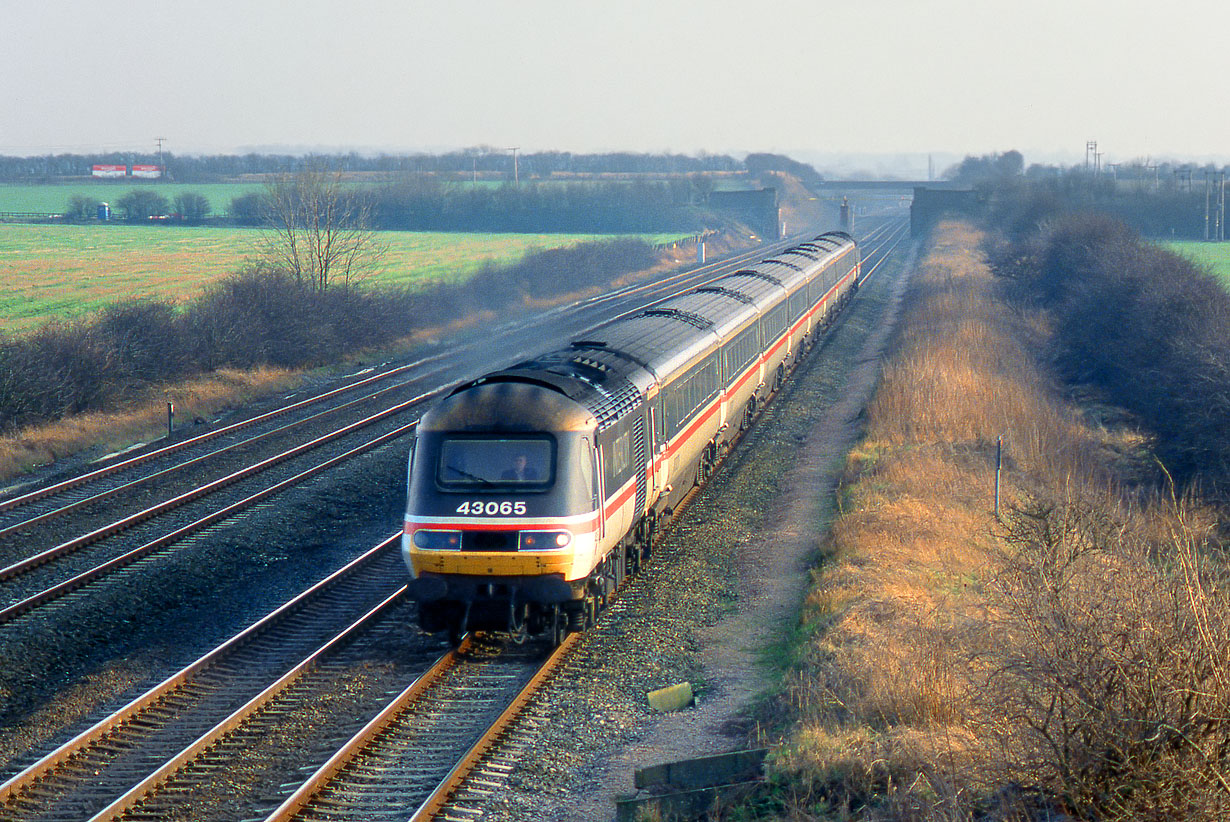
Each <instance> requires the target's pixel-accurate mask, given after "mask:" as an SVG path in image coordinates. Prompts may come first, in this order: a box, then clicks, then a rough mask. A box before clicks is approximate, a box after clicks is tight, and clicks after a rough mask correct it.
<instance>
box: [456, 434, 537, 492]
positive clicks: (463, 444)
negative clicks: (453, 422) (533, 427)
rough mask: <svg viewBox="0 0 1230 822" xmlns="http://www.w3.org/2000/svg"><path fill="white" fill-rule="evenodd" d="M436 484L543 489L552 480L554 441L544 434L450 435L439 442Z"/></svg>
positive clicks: (461, 487)
mask: <svg viewBox="0 0 1230 822" xmlns="http://www.w3.org/2000/svg"><path fill="white" fill-rule="evenodd" d="M436 479H437V481H438V482H439V483H440V487H441V488H444V489H449V490H456V491H474V490H478V489H481V488H487V487H500V488H507V487H510V486H511V487H512V488H523V487H524V488H546V487H548V486H550V485H551V483H552V482H553V481H554V480H555V443H554V441H553V440H551V439H548V438H545V437H499V438H495V437H482V438H478V437H464V438H462V437H455V438H454V437H450V438H446V439H445V440H444V441H443V442H441V444H440V462H439V466H438V470H437V472H436Z"/></svg>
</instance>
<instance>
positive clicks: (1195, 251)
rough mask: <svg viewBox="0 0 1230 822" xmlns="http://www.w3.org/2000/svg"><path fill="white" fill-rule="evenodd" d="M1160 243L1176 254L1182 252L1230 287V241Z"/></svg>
mask: <svg viewBox="0 0 1230 822" xmlns="http://www.w3.org/2000/svg"><path fill="white" fill-rule="evenodd" d="M1162 245H1163V246H1164V247H1166V248H1168V249H1170V250H1171V251H1173V252H1175V253H1176V254H1182V255H1183V256H1184V257H1186V258H1187V259H1189V260H1191V261H1192V262H1194V263H1196V264H1197V265H1202V266H1204V267H1206V268H1208V269H1209V270H1210V271H1212V272H1213V274H1214V275H1215V276H1216V277H1218V278H1219V279H1220V280H1221V281H1222V282H1223V283H1225V284H1226V288H1227V289H1230V243H1202V242H1199V241H1195V240H1194V241H1191V242H1182V243H1178V242H1176V243H1162Z"/></svg>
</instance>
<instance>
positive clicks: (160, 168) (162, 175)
mask: <svg viewBox="0 0 1230 822" xmlns="http://www.w3.org/2000/svg"><path fill="white" fill-rule="evenodd" d="M154 139H155V140H157V141H158V171H159V179H162V180H165V179H166V176H167V167H166V165H165V164H164V163H163V162H162V143H163V141H165V140H166V139H167V138H166V137H155V138H154Z"/></svg>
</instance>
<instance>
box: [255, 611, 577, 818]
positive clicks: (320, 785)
mask: <svg viewBox="0 0 1230 822" xmlns="http://www.w3.org/2000/svg"><path fill="white" fill-rule="evenodd" d="M470 644H471V638H470V635H469V634H467V635H466V636H465V637H463V638H462V641H461V644H460V645H459V646H458V647H457V648H456V649H454V650H450V651H449V652H447V653H446V654H444V656H442V657H440V659H439V660H438V661H437V662H436V664H435V665H433V666H432V667H431V669H430V670H428V671H427V672H425V673H424V674H423V675H422V676H420V677H419V678H418V679H416V680H414V682H412V683H410V685H409V686H408V687H407V688H406V689H405V690H403V691H402V692H401V693H399V694H398V695H397V696H396V698H394V699H393V701H391V702H390V703H389V704H388V705H386V706H385V707H384V709H383V710H381V711H380V713H378V714H376V715H375V716H374V717H372V719H371V720H370V721H369V722H368V723H367V724H366V725H364V726H363V728H362V729H360V730H359V732H358V733H356V734H355V735H354V736H353V737H351V738H350V740H349V741H347V742H346V744H345V745H343V746H342V747H341V748H339V749H338V751H337V753H335V754H333V756H331V757H329V759H328V760H327V761H326V762H325V763H324V764H323V765H321V766H320V767H319V768H318V769H317V770H316V771H315V772H314V773H313V774H312V775H311V776H310V777H308V778H307V779H306V780H305V781H304V782H303V784H302V785H300V786H299V787H298V789H296V790H295V792H294V793H292V794H291V795H290V796H288V797H287V798H286V800H285V801H284V802H282V804H281V805H279V806H278V807H277V808H276V809H275V810H274V811H273V813H271V814H270V815H269V816H268V817H267V818H266V822H274V820H286V819H293V818H294V817H295V815H296V814H298V813H299V812H300V811H302V810H303V809H304V807H306V806H307V804H308V803H309V802H311V800H312V798H313V797H315V796H316V795H317V794H318V793H320V791H321V790H323V789H324V788H325V787H326V786H327V785H328V783H329V780H331V779H333V777H334V776H336V775H337V774H338V773H339V772H340V771H341V770H342V769H343V768H345V767H346V766H347V765H348V764H350V762H351V761H352V760H353V759H354V758H355V757H356V756H358V755H359V754H360V753H361V752H362V751H363V749H364V748H366V747H367V746H368V745H370V744H371V743H372V742H374V741H375V740H377V739H379V738H380V735H381V734H382V733H383V732H384V730H385V729H386V728H387V727H389V725H391V724H392V723H393V722H395V721H396V720H397V717H398V716H399V715H400V714H401V713H403V712H405V710H406V709H407V708H409V707H410V706H411V705H413V704H414V703H415V702H416V701H418V700H419V699H421V698H422V697H423V695H424V694H425V693H427V692H428V691H429V690H430V689H431V688H432V687H433V686H434V685H435V684H436V683H437V682H439V681H440V679H441V678H442V677H443V676H444V675H445V674H446V673H448V672H449V671H450V670H452V669H453V668H455V667H456V666H457V665H458V664H460V662H461V655H462V654H463V653H464V652H465V651H467V650H468V649H469V648H470ZM561 647H563V646H561Z"/></svg>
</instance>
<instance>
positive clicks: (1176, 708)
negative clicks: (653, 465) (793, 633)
mask: <svg viewBox="0 0 1230 822" xmlns="http://www.w3.org/2000/svg"><path fill="white" fill-rule="evenodd" d="M936 237H937V239H936V242H935V245H934V248H933V250H932V252H931V254H930V255H929V256H928V258H927V259H926V260H925V261H924V263H923V264H922V266H921V268H920V271H919V272H918V275H917V277H916V281H915V282H914V283H913V284H912V286H911V289H912V290H911V294H910V295H909V296H908V297H907V305H908V306H909V308H908V309H907V311H906V316H905V318H904V321H903V327H902V330H901V332H900V335H899V339H898V343H897V346H896V350H895V354H894V356H893V358H892V360H891V362H889V363H888V364H887V365H886V366H885V368H884V371H883V378H882V382H881V385H880V387H879V389H878V392H877V395H876V397H875V399H874V400H873V402H872V404H871V406H870V408H869V422H868V427H867V434H866V439H865V441H864V442H863V443H862V444H861V446H860V447H859V448H858V449H857V450H856V451H855V452H854V453H853V454H852V455H851V457H850V461H849V465H848V469H847V481H846V483H845V484H844V487H843V494H844V497H843V513H842V515H841V516H840V517H839V518H838V520H837V522H836V523H835V525H834V527H833V529H832V533H831V538H830V541H829V544H828V546H827V554H828V561H827V562H826V563H825V564H824V566H823V567H822V568H821V569H819V570H818V571H817V572H815V575H814V586H813V588H812V590H811V592H810V594H809V596H808V599H807V602H806V605H805V609H804V615H803V619H804V623H805V624H809V625H812V626H814V627H815V628H816V630H814V631H813V633H812V636H811V638H810V639H808V640H807V641H806V644H805V647H804V648H803V649H802V663H801V664H800V665H798V666H797V667H796V668H795V669H793V671H792V673H791V674H790V675H789V677H788V683H787V689H786V693H785V697H784V701H785V702H786V703H787V709H788V712H789V714H790V716H791V717H792V718H793V721H794V726H793V727H794V730H793V731H792V732H791V733H790V735H789V737H788V738H787V739H786V740H785V743H784V744H783V745H782V747H781V749H780V751H779V753H778V754H777V756H776V757H775V759H774V767H775V768H776V769H777V771H778V772H779V773H780V774H781V775H783V776H784V777H785V782H786V784H787V785H789V787H788V788H787V789H786V790H787V793H789V795H790V798H789V799H788V801H787V803H786V804H787V806H788V812H787V818H791V819H818V818H825V819H829V818H918V819H965V818H973V817H976V816H980V815H984V814H990V815H991V816H992V817H993V818H1001V819H1014V818H1020V819H1026V818H1046V813H1049V812H1052V811H1056V810H1063V811H1065V812H1071V813H1074V814H1078V815H1089V814H1092V815H1094V816H1100V817H1103V818H1124V819H1126V818H1134V817H1136V816H1139V815H1141V814H1142V812H1144V811H1146V810H1147V809H1149V808H1150V807H1156V808H1160V809H1162V810H1163V811H1164V813H1163V812H1160V811H1159V812H1158V813H1160V815H1157V818H1163V816H1165V815H1166V814H1167V813H1169V814H1171V815H1177V816H1178V817H1181V818H1215V815H1216V812H1220V811H1221V810H1224V805H1225V804H1226V802H1225V800H1227V799H1230V780H1228V779H1226V778H1225V777H1223V774H1222V771H1223V765H1224V761H1225V760H1226V757H1227V753H1226V752H1227V750H1230V729H1228V728H1227V727H1225V724H1226V722H1227V719H1226V716H1228V715H1230V664H1227V663H1224V662H1222V661H1221V656H1220V655H1219V654H1218V652H1217V648H1218V647H1219V643H1222V642H1223V641H1230V635H1227V634H1226V631H1227V630H1230V629H1228V628H1227V626H1226V625H1225V624H1224V623H1225V621H1226V616H1223V613H1224V614H1227V615H1230V597H1227V596H1226V593H1225V589H1226V586H1224V585H1222V584H1221V582H1220V581H1219V580H1220V576H1219V574H1220V571H1219V570H1217V569H1218V568H1220V566H1215V565H1210V564H1208V563H1207V562H1205V561H1204V559H1202V557H1203V556H1204V555H1205V553H1206V552H1207V551H1208V549H1209V545H1210V533H1211V532H1210V528H1209V517H1208V516H1207V515H1206V514H1201V513H1198V512H1197V510H1196V509H1194V508H1193V507H1191V506H1188V505H1182V504H1179V502H1177V501H1173V500H1171V501H1166V502H1165V503H1162V504H1151V505H1148V506H1143V507H1142V506H1141V505H1139V504H1129V503H1128V502H1125V501H1124V500H1123V499H1122V498H1121V497H1120V495H1119V493H1118V492H1117V491H1116V486H1115V481H1114V480H1115V478H1114V476H1113V474H1112V471H1111V468H1110V467H1109V466H1112V465H1113V464H1114V463H1115V461H1116V460H1119V459H1121V454H1119V453H1115V452H1112V451H1111V450H1108V448H1107V447H1106V446H1107V444H1108V440H1111V439H1113V436H1111V435H1109V434H1108V432H1107V431H1106V430H1105V429H1103V428H1099V427H1096V426H1094V427H1091V426H1089V425H1087V424H1086V423H1085V422H1083V420H1082V417H1081V415H1080V414H1079V413H1078V412H1077V411H1076V410H1075V409H1073V408H1071V407H1069V406H1068V405H1067V404H1065V403H1064V402H1063V401H1062V400H1061V399H1060V398H1059V397H1058V396H1057V393H1056V391H1055V390H1053V388H1052V386H1051V381H1050V380H1049V378H1048V377H1047V375H1046V373H1045V372H1044V371H1043V370H1042V369H1040V368H1039V367H1038V365H1037V364H1036V360H1035V357H1034V356H1033V354H1032V353H1031V345H1032V344H1033V343H1034V341H1036V340H1037V338H1038V336H1039V334H1040V333H1044V332H1045V322H1044V321H1042V320H1040V319H1039V318H1036V317H1026V316H1022V315H1020V314H1019V313H1016V312H1014V311H1013V310H1011V309H1010V308H1008V307H1007V306H1006V305H1005V304H1004V303H1003V302H1002V301H1001V300H1000V299H998V297H997V291H996V285H995V283H994V281H993V279H992V275H991V273H990V272H989V270H988V269H987V266H986V264H985V262H984V261H983V260H982V258H981V255H980V253H979V252H978V251H977V248H978V246H979V242H980V237H979V236H978V235H977V234H976V233H974V232H973V231H972V230H971V229H969V228H967V227H965V226H960V225H947V226H944V227H943V228H942V229H941V230H940V231H938V232H937V234H936ZM1001 434H1002V435H1003V436H1004V437H1005V451H1006V464H1005V467H1006V471H1005V485H1004V497H1005V500H1006V503H1007V504H1006V507H1007V512H1006V514H1005V517H1004V519H1003V521H1002V522H996V521H995V519H994V516H993V479H994V458H995V440H996V437H998V436H999V435H1001ZM1223 605H1224V606H1225V608H1224V612H1223V610H1222V607H1221V606H1223ZM1220 647H1222V648H1224V647H1225V645H1224V644H1222V645H1220ZM1167 649H1170V650H1167ZM1181 659H1188V660H1197V661H1195V662H1190V661H1189V662H1188V663H1184V664H1181ZM1167 683H1169V684H1167ZM1090 689H1092V690H1090ZM1098 689H1100V690H1098ZM1182 693H1186V694H1187V695H1188V701H1187V702H1186V703H1185V702H1184V700H1183V698H1182V697H1181V696H1180V694H1182ZM1056 706H1059V709H1061V712H1062V713H1063V715H1062V717H1061V718H1059V719H1056V717H1055V716H1054V713H1053V712H1054V711H1055V710H1056ZM1048 711H1050V712H1049V713H1048ZM1218 711H1223V713H1222V714H1221V715H1220V717H1219V715H1218ZM1168 728H1170V729H1173V730H1167V729H1168ZM1158 740H1162V741H1163V742H1165V743H1166V744H1167V745H1169V747H1168V748H1167V752H1166V754H1165V755H1164V756H1159V755H1155V754H1156V751H1155V750H1154V749H1155V748H1157V747H1158V745H1157V744H1156V743H1157V742H1158ZM1185 740H1186V741H1185ZM1221 744H1225V745H1226V748H1225V749H1220V748H1218V745H1221ZM1107 751H1112V752H1111V753H1107ZM1175 771H1180V772H1183V773H1185V774H1187V775H1188V776H1187V777H1184V779H1181V780H1176V779H1174V778H1168V777H1166V776H1165V774H1167V773H1171V774H1173V773H1174V772H1175ZM1188 777H1190V778H1188ZM1223 783H1224V784H1223ZM1223 787H1224V789H1225V790H1224V793H1223ZM1193 797H1194V798H1193ZM1210 809H1211V812H1210V813H1205V811H1210ZM1145 815H1148V814H1145Z"/></svg>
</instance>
